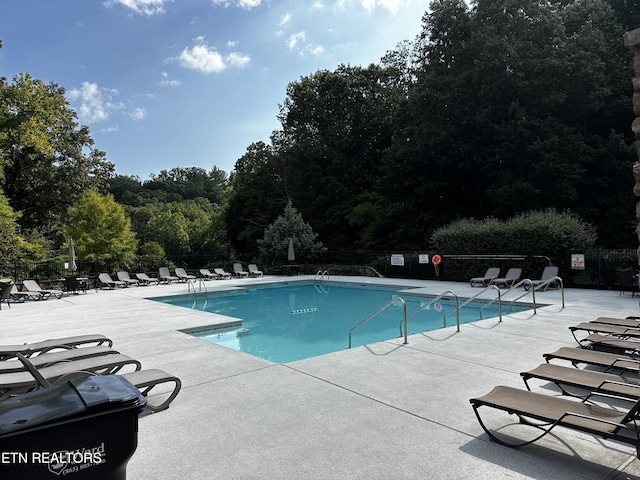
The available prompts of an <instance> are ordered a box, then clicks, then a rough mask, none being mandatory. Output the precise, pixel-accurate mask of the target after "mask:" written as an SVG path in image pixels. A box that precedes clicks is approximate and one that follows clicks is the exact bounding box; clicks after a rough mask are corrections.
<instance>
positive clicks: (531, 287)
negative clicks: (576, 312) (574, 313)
mask: <svg viewBox="0 0 640 480" xmlns="http://www.w3.org/2000/svg"><path fill="white" fill-rule="evenodd" d="M556 282H557V283H559V284H560V290H561V292H562V308H564V307H565V305H564V282H563V281H562V278H560V277H553V278H550V279H549V280H545V281H544V282H542V283H539V284H538V285H536V286H534V285H533V281H532V280H530V279H528V278H525V279H524V280H522V281H520V282H518V283H517V284H516V285H514V286H513V287H512V288H517V287H519V286H520V285H522V286H525V285H529V288H526V286H525V290H526V292H525V293H523V294H522V295H520V296H519V297H517V298H514V299H513V300H511V303H510V304H509V309H511V308H512V307H513V304H514V303H515V302H517V301H518V300H520V299H521V298H523V297H526V296H527V295H529V293H531V297H532V299H533V314H534V315H536V314H537V313H538V311H537V303H536V290H541V289H543V288H544V289H545V290H546V288H547V287H548V286H549V285H551V284H552V283H556Z"/></svg>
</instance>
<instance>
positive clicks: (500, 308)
mask: <svg viewBox="0 0 640 480" xmlns="http://www.w3.org/2000/svg"><path fill="white" fill-rule="evenodd" d="M490 288H492V289H495V290H497V291H498V296H497V297H496V298H494V299H493V300H491V301H490V302H489V303H488V304H487V305H485V306H484V307H482V308H481V309H480V318H482V310H483V309H484V308H485V307H486V306H488V305H491V304H492V303H493V302H495V301H496V300H498V315H499V317H500V321H502V297H501V293H500V289H499V288H498V287H497V286H496V285H488V286H487V287H485V288H484V289H483V290H481V291H480V292H478V293H476V294H475V295H474V296H473V297H471V298H468V299H467V300H466V301H465V302H464V303H463V304H462V305H460V306H457V305H456V310H457V311H456V315H457V316H458V318H457V320H456V323H457V325H458V331H460V312H459V309H460V308H462V307H464V306H465V305H467V304H469V303H471V302H472V301H473V300H475V299H476V298H477V297H479V296H480V295H482V294H483V293H485V292H486V291H487V290H489V289H490ZM452 311H453V310H452ZM450 313H451V311H450V312H447V313H446V314H445V316H444V326H445V327H446V326H447V315H449V314H450Z"/></svg>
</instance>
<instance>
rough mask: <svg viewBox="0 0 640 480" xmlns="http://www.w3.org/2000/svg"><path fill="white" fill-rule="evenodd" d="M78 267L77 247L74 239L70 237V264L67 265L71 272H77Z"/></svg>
mask: <svg viewBox="0 0 640 480" xmlns="http://www.w3.org/2000/svg"><path fill="white" fill-rule="evenodd" d="M77 269H78V266H77V265H76V249H75V247H74V246H73V239H72V238H71V237H69V264H68V265H67V270H69V271H71V272H75V271H76V270H77Z"/></svg>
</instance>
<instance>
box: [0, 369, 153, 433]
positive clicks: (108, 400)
mask: <svg viewBox="0 0 640 480" xmlns="http://www.w3.org/2000/svg"><path fill="white" fill-rule="evenodd" d="M145 404H146V399H145V398H144V396H142V394H141V393H140V392H139V391H138V389H137V388H136V387H134V386H133V385H132V384H131V383H130V382H128V381H127V380H125V379H124V378H123V377H121V376H119V375H104V376H97V375H96V376H88V377H76V378H73V379H71V380H69V381H68V382H67V383H63V384H60V385H54V386H51V387H47V388H43V389H40V390H35V391H33V392H28V393H23V394H21V395H16V396H15V397H11V398H8V399H6V400H3V401H0V435H2V434H7V433H11V432H15V431H19V430H26V429H28V428H31V427H35V426H39V425H43V424H47V423H53V422H56V421H60V420H64V419H70V418H73V417H81V416H86V415H92V414H95V413H100V412H106V411H117V410H124V409H128V408H139V409H140V410H141V409H142V407H144V405H145Z"/></svg>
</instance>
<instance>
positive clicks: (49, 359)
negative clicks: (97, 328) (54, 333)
mask: <svg viewBox="0 0 640 480" xmlns="http://www.w3.org/2000/svg"><path fill="white" fill-rule="evenodd" d="M112 346H113V342H112V341H111V340H110V339H109V338H107V337H105V336H104V335H81V336H73V337H66V338H56V339H52V340H45V341H43V342H37V343H31V344H24V345H0V400H2V399H3V398H8V397H10V396H13V395H17V394H21V393H26V392H30V391H33V390H36V389H38V388H44V387H48V386H51V385H54V384H57V383H62V382H66V381H67V380H69V379H71V378H74V377H79V376H87V375H115V374H117V375H121V376H122V377H124V378H125V379H126V380H127V381H129V382H130V383H131V384H132V385H134V386H135V387H136V388H137V389H138V390H139V391H140V393H142V394H143V395H144V396H145V397H147V404H146V407H147V408H148V409H149V410H151V411H153V412H157V411H161V410H164V409H166V408H169V404H170V403H171V402H172V401H173V400H174V399H175V398H176V396H177V395H178V393H179V392H180V388H181V386H182V383H181V381H180V379H179V378H177V377H175V376H173V375H170V374H168V373H166V372H164V371H162V370H159V369H146V370H145V369H142V365H141V363H140V362H139V361H138V360H136V359H133V358H131V357H129V356H127V355H124V354H121V353H120V352H118V351H117V350H114V349H113V348H112ZM156 387H158V389H157V390H155V391H154V397H153V398H154V401H153V402H152V401H149V394H150V392H151V390H152V389H154V388H156ZM158 399H161V400H159V401H158Z"/></svg>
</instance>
